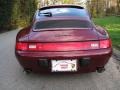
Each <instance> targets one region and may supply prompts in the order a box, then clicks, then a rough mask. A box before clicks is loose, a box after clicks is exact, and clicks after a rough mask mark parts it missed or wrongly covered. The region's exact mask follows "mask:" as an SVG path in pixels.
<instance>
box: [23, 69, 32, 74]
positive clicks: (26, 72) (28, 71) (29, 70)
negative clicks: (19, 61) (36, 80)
mask: <svg viewBox="0 0 120 90" xmlns="http://www.w3.org/2000/svg"><path fill="white" fill-rule="evenodd" d="M23 72H24V73H25V74H30V73H32V70H31V69H28V68H27V69H24V71H23Z"/></svg>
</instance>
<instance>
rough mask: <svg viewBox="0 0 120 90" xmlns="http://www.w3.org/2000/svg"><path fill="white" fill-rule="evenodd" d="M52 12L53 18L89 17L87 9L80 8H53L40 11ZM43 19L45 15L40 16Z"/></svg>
mask: <svg viewBox="0 0 120 90" xmlns="http://www.w3.org/2000/svg"><path fill="white" fill-rule="evenodd" d="M47 12H51V13H52V16H80V17H89V14H88V12H87V11H86V10H85V9H78V8H51V9H45V10H42V11H40V13H47ZM40 16H41V17H42V16H43V17H44V15H42V14H41V15H40Z"/></svg>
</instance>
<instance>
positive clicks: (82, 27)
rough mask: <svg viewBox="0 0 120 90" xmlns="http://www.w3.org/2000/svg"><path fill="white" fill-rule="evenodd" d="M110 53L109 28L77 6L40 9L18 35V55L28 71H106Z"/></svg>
mask: <svg viewBox="0 0 120 90" xmlns="http://www.w3.org/2000/svg"><path fill="white" fill-rule="evenodd" d="M111 54H112V46H111V40H110V37H109V35H108V33H107V31H106V30H105V29H104V28H102V27H100V26H96V25H95V24H94V23H93V22H92V20H91V17H90V15H89V13H88V12H87V10H85V9H84V8H83V7H80V6H76V5H58V6H47V7H43V8H40V9H39V10H37V11H36V13H35V15H34V18H33V21H32V24H31V25H30V26H29V27H27V28H24V29H22V30H21V31H20V32H19V33H18V34H17V37H16V47H15V55H16V57H17V59H18V61H19V63H20V64H21V65H22V67H23V68H24V70H25V71H26V72H31V71H32V72H80V73H85V72H94V71H98V72H103V71H104V70H105V68H104V67H105V65H106V63H107V62H108V60H109V58H110V56H111Z"/></svg>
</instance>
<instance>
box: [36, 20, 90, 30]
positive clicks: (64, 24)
mask: <svg viewBox="0 0 120 90" xmlns="http://www.w3.org/2000/svg"><path fill="white" fill-rule="evenodd" d="M49 28H91V23H90V22H88V21H81V20H49V21H41V22H36V23H35V25H34V29H49Z"/></svg>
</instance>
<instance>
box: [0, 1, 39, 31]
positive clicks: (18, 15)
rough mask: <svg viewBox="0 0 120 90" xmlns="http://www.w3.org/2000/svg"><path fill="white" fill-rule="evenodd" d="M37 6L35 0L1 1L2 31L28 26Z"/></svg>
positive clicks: (0, 20) (0, 26) (0, 25)
mask: <svg viewBox="0 0 120 90" xmlns="http://www.w3.org/2000/svg"><path fill="white" fill-rule="evenodd" d="M36 6H37V5H36V1H35V0H0V29H1V30H8V29H13V28H16V27H23V26H27V25H28V24H29V23H30V19H31V17H32V16H33V13H34V11H35V10H36Z"/></svg>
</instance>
